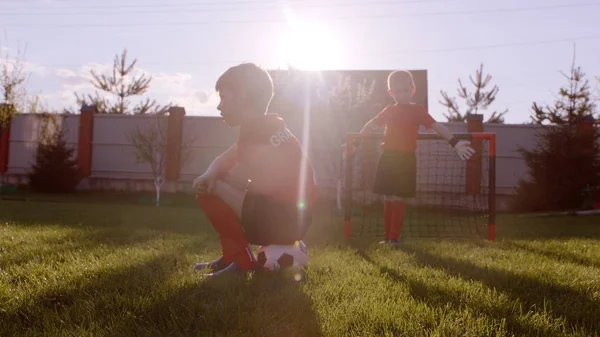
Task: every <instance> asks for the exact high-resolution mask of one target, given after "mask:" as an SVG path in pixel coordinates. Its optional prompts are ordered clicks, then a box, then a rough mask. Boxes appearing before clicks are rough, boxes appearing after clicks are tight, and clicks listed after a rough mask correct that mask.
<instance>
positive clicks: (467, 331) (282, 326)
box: [0, 194, 600, 336]
mask: <svg viewBox="0 0 600 337" xmlns="http://www.w3.org/2000/svg"><path fill="white" fill-rule="evenodd" d="M136 198H137V197H124V196H121V197H118V196H116V195H104V196H101V197H98V196H94V197H92V196H90V195H84V194H82V195H79V196H77V197H66V196H65V197H60V198H58V199H57V198H54V197H53V198H50V197H45V196H37V197H35V198H29V201H25V199H20V200H0V336H63V335H64V336H592V335H599V334H600V217H598V216H596V217H591V216H590V217H560V218H559V217H554V218H549V217H544V218H518V217H516V216H513V215H501V216H499V217H498V221H497V223H498V240H497V242H485V241H465V240H463V241H451V240H417V239H413V240H407V242H406V243H405V245H404V247H403V248H402V249H400V250H392V249H389V248H387V247H382V246H379V245H377V244H375V243H374V242H375V240H374V239H363V240H358V241H357V242H354V243H353V244H348V243H345V242H344V240H343V236H342V233H343V229H342V224H341V222H340V221H338V220H337V218H336V217H331V218H330V217H322V218H319V219H318V221H317V222H316V223H315V225H314V226H313V227H312V228H311V230H310V232H309V234H308V237H307V238H306V240H305V241H306V243H307V244H308V246H309V254H310V259H311V262H310V268H309V270H308V274H307V275H308V279H307V281H306V282H303V283H295V282H293V281H291V280H289V279H287V278H285V277H284V276H282V275H278V274H275V273H260V274H251V275H248V276H247V277H244V278H225V279H213V280H206V279H205V278H204V277H203V276H202V274H200V273H198V272H194V271H193V270H192V266H193V264H194V263H196V262H198V261H201V260H208V259H213V258H215V257H216V256H217V255H218V254H219V250H220V246H219V243H218V241H217V236H216V234H215V233H214V232H213V231H212V230H211V227H210V225H209V224H208V223H207V222H206V219H205V218H204V216H203V214H202V213H201V212H200V211H199V210H198V209H197V208H195V207H193V202H189V200H188V201H185V200H186V198H185V197H183V198H181V197H179V198H180V199H177V200H183V201H175V199H173V200H174V201H173V202H172V204H173V206H169V207H160V208H155V207H151V206H144V205H136V200H137V199H136ZM191 205H192V207H189V206H191Z"/></svg>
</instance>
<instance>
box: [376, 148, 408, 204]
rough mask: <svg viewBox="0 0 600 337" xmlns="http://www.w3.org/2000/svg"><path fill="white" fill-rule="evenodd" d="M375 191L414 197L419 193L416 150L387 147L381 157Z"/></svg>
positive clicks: (402, 196)
mask: <svg viewBox="0 0 600 337" xmlns="http://www.w3.org/2000/svg"><path fill="white" fill-rule="evenodd" d="M373 192H374V193H376V194H381V195H389V196H392V195H393V196H397V197H400V198H413V197H415V196H416V194H417V157H416V154H415V152H397V151H392V150H387V149H385V150H384V151H383V153H382V154H381V156H380V157H379V162H378V164H377V171H376V173H375V182H374V184H373Z"/></svg>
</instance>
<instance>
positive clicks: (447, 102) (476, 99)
mask: <svg viewBox="0 0 600 337" xmlns="http://www.w3.org/2000/svg"><path fill="white" fill-rule="evenodd" d="M469 80H471V84H473V86H474V87H475V91H474V92H469V91H468V90H467V88H466V87H465V86H464V85H463V83H462V81H461V80H460V79H459V80H458V86H459V88H458V90H457V94H458V97H459V98H461V99H463V100H464V103H465V104H466V110H465V111H464V113H462V112H461V109H460V107H459V105H458V103H457V102H456V98H455V97H450V96H449V95H448V93H446V92H445V91H443V90H441V91H440V93H441V95H442V100H441V101H440V102H439V103H440V104H441V105H443V106H444V107H446V109H447V110H448V114H444V116H445V117H446V118H447V119H448V121H449V122H466V120H467V116H468V115H470V114H478V113H480V110H487V109H488V108H489V106H490V105H491V104H492V103H494V101H495V100H496V95H498V91H499V90H500V89H499V88H498V86H497V85H494V87H493V88H492V89H491V90H489V91H486V90H485V88H486V87H487V86H488V84H489V83H490V81H491V80H492V76H491V75H489V74H488V75H486V76H485V78H484V76H483V64H481V65H480V66H479V69H478V70H476V71H475V78H473V77H472V76H469ZM507 112H508V109H507V110H504V111H503V112H498V111H494V112H492V115H491V116H490V117H489V118H488V120H487V121H486V123H504V115H505V114H506V113H507Z"/></svg>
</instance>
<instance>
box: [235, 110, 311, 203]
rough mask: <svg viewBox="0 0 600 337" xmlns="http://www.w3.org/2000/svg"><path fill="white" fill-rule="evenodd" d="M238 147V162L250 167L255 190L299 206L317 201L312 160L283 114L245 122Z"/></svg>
mask: <svg viewBox="0 0 600 337" xmlns="http://www.w3.org/2000/svg"><path fill="white" fill-rule="evenodd" d="M237 148H238V153H237V161H238V163H239V164H241V165H243V166H244V168H245V169H246V170H248V174H249V177H248V178H249V179H250V180H251V190H252V192H253V193H258V194H262V195H267V196H269V197H272V198H273V199H274V200H278V201H282V202H294V203H296V204H299V205H300V204H303V205H312V204H313V203H314V202H315V201H316V199H317V195H318V193H317V186H316V184H315V182H314V172H313V166H312V163H311V161H310V159H309V158H308V156H307V154H306V153H304V151H303V149H302V146H301V145H300V142H299V141H298V139H297V138H296V137H295V136H294V135H293V134H292V132H291V131H290V130H289V129H288V128H287V127H286V125H285V122H284V121H283V119H282V118H281V117H279V116H278V115H276V114H266V115H261V116H257V117H255V118H253V119H252V120H251V121H249V122H247V123H244V124H243V125H242V126H241V128H240V134H239V138H238V141H237ZM301 191H302V193H300V192H301Z"/></svg>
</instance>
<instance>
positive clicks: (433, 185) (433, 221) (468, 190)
mask: <svg viewBox="0 0 600 337" xmlns="http://www.w3.org/2000/svg"><path fill="white" fill-rule="evenodd" d="M455 135H456V136H457V138H459V139H461V140H468V141H470V142H471V147H473V148H474V149H475V151H476V153H475V155H473V156H472V157H471V158H470V159H469V160H467V161H463V160H462V159H460V157H458V155H457V154H456V152H455V151H454V149H453V148H452V147H450V145H449V144H448V142H447V141H445V140H443V139H442V138H441V137H440V136H439V135H437V134H433V133H421V134H419V136H418V141H417V150H416V155H417V177H416V178H417V194H416V197H415V198H411V199H407V200H406V204H407V207H406V217H405V220H404V223H403V226H402V234H401V237H402V238H408V237H427V238H485V239H490V240H494V237H495V225H494V221H495V198H494V196H495V134H493V133H459V134H455ZM381 137H382V135H381V134H367V135H361V134H348V135H347V139H346V141H347V144H351V143H352V142H355V141H360V146H359V147H358V148H357V151H356V153H354V154H353V155H352V156H350V155H349V153H348V152H347V149H346V150H343V151H344V152H343V153H342V158H343V165H342V166H341V174H340V181H339V182H338V207H340V208H342V210H343V212H344V231H345V236H346V238H347V239H350V238H357V237H371V238H373V237H376V238H383V237H384V224H383V196H380V195H377V194H374V193H373V192H372V190H373V183H374V180H375V172H376V169H377V163H378V160H379V156H380V154H381V147H380V144H381Z"/></svg>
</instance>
